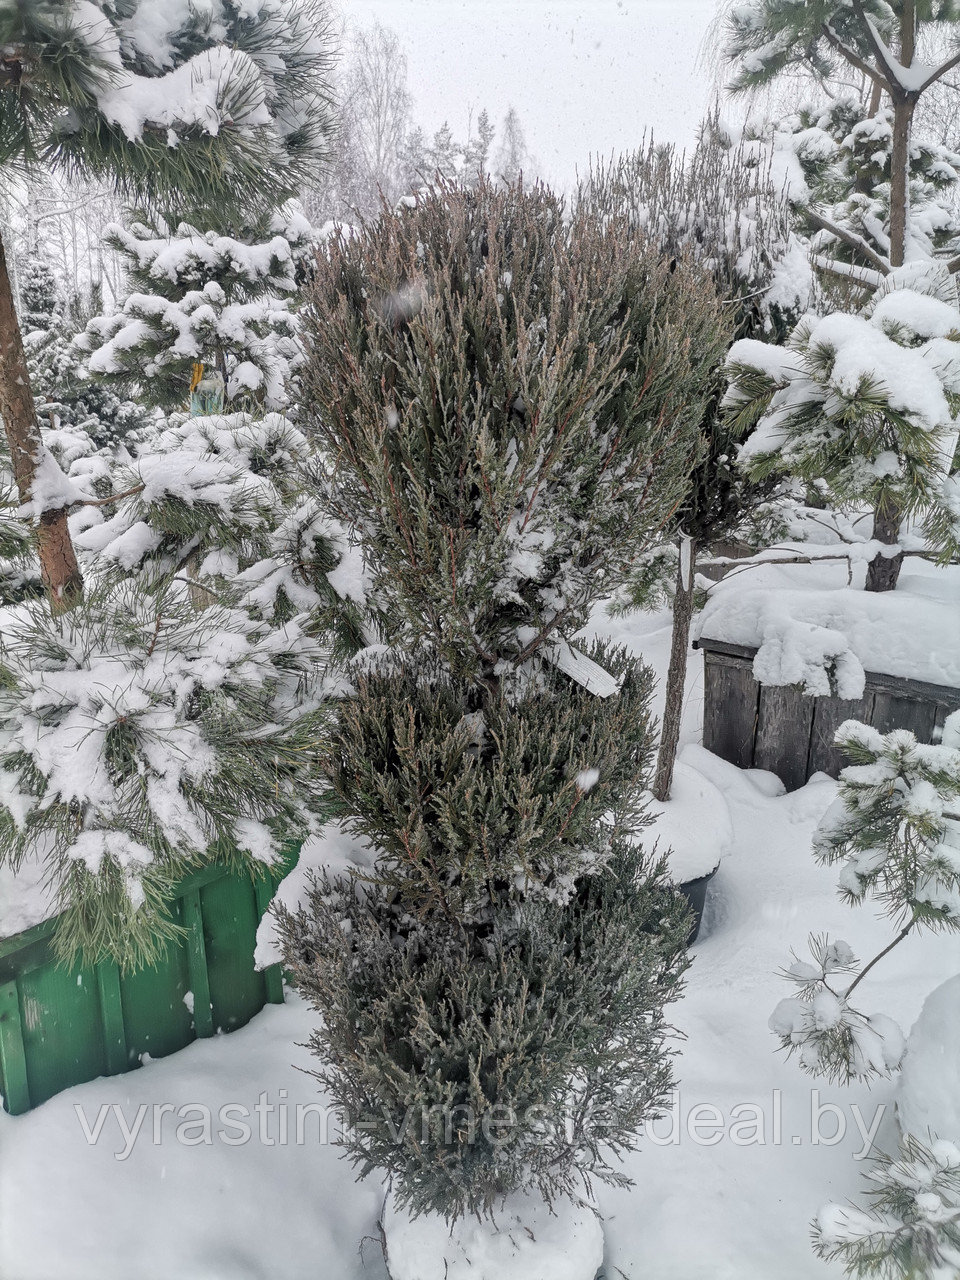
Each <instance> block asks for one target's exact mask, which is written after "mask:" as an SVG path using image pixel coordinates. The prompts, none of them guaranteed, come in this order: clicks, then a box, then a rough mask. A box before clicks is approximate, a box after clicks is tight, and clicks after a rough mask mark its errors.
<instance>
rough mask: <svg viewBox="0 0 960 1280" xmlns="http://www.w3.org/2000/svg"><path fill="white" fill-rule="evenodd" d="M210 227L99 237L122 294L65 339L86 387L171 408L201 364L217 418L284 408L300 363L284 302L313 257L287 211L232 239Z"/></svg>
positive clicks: (136, 225) (299, 219)
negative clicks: (91, 384)
mask: <svg viewBox="0 0 960 1280" xmlns="http://www.w3.org/2000/svg"><path fill="white" fill-rule="evenodd" d="M211 220H212V219H211V218H210V217H209V215H208V218H207V221H208V223H209V222H210V221H211ZM215 225H216V228H217V229H215V230H214V229H208V230H202V231H201V230H200V229H198V227H196V226H193V225H191V224H190V223H180V224H178V225H176V226H172V227H170V226H166V225H165V224H163V223H162V221H161V222H160V223H159V224H157V225H150V224H148V223H145V222H143V221H141V220H139V219H138V218H136V217H133V218H132V219H131V220H130V224H129V225H128V226H121V225H119V224H111V225H110V226H108V227H106V228H105V230H104V240H105V241H106V243H107V244H108V245H110V246H111V247H112V248H113V249H114V250H116V252H117V253H119V255H120V256H121V258H122V260H123V261H124V263H125V265H126V276H127V289H128V292H127V296H126V297H125V298H124V299H123V302H122V305H121V306H120V308H119V309H118V310H116V311H114V312H112V313H110V314H107V315H98V316H94V317H93V318H92V319H91V320H90V321H89V323H88V324H87V327H86V330H85V332H84V333H83V334H81V335H80V337H79V338H78V340H77V348H78V351H80V352H83V353H84V359H85V366H86V369H87V372H88V374H89V375H90V377H91V378H92V379H93V380H95V381H96V382H98V383H102V384H104V385H106V386H108V387H109V386H119V387H121V388H124V389H125V390H127V391H130V392H134V393H136V394H137V395H139V396H140V397H141V398H142V399H143V400H144V401H145V402H146V403H148V404H151V405H156V406H159V407H161V408H164V409H183V408H186V407H187V405H188V403H189V396H190V389H191V382H192V380H193V378H194V370H195V367H196V366H197V365H202V366H203V367H204V369H205V370H208V371H210V372H211V373H214V374H216V375H219V378H220V379H221V380H222V385H223V389H224V397H225V406H224V407H225V408H227V409H228V410H229V409H238V408H239V409H243V408H247V409H249V408H254V407H259V408H263V409H267V410H276V409H280V408H282V407H283V406H284V405H286V403H287V401H288V388H289V385H290V382H291V379H292V376H293V373H294V371H295V369H296V367H297V365H298V364H299V363H300V361H301V359H302V352H301V349H300V344H299V341H298V337H297V320H296V313H295V310H294V295H295V293H296V290H297V288H298V286H299V285H300V284H301V283H302V280H303V278H304V276H305V274H306V272H307V270H308V268H309V264H310V262H311V261H312V259H313V255H314V251H315V243H314V239H315V238H314V233H313V229H312V227H311V226H310V224H309V222H307V220H306V218H305V217H304V216H303V214H302V213H300V211H299V210H298V208H297V207H296V206H295V205H293V204H288V205H285V206H284V207H283V208H281V209H279V210H278V211H276V212H275V213H273V214H271V215H269V216H265V217H264V218H262V219H261V220H260V222H259V223H258V224H254V225H248V226H246V227H240V228H237V232H236V234H228V233H227V232H226V231H225V230H224V228H223V222H222V220H221V221H220V222H218V223H215Z"/></svg>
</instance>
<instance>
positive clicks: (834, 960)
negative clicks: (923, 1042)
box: [770, 720, 960, 1081]
mask: <svg viewBox="0 0 960 1280" xmlns="http://www.w3.org/2000/svg"><path fill="white" fill-rule="evenodd" d="M836 742H837V745H838V746H840V747H841V748H842V749H843V750H844V751H845V752H846V754H847V755H848V756H849V757H850V759H851V760H852V762H853V763H852V764H850V765H848V766H847V767H846V768H845V769H843V770H842V771H841V774H840V788H839V792H838V794H837V798H836V800H835V801H834V802H833V804H832V805H831V806H830V808H829V809H828V810H827V812H826V813H825V814H824V816H823V818H822V819H821V821H820V823H819V825H818V827H817V831H816V835H815V836H814V843H813V848H814V854H815V856H816V858H817V860H818V861H819V862H821V863H823V864H825V865H828V866H831V865H836V864H840V865H841V872H840V880H839V892H840V895H841V897H842V898H843V899H844V901H846V902H848V903H850V905H852V906H858V905H860V904H861V903H863V902H864V901H865V900H866V899H867V898H873V899H875V900H876V901H877V902H878V903H879V904H880V905H881V907H882V909H883V911H884V914H886V915H888V916H889V917H890V919H891V920H892V921H893V922H894V923H895V924H896V925H897V926H898V927H899V928H898V933H897V935H896V937H895V938H894V939H893V941H892V942H891V943H890V944H889V946H887V947H885V948H884V949H883V951H881V952H880V953H879V955H877V956H875V957H874V959H873V960H871V961H870V962H869V963H868V964H866V965H864V966H863V967H860V966H859V964H858V962H857V960H856V959H855V957H854V954H853V951H852V949H851V948H850V946H849V945H848V943H846V942H844V941H839V940H838V941H835V942H831V941H830V939H829V938H828V937H826V936H825V935H814V936H811V938H810V943H809V946H810V952H811V956H812V960H813V963H812V964H811V963H809V962H807V961H801V960H796V959H795V962H794V963H793V964H792V965H790V966H789V968H787V969H786V970H785V971H784V976H785V977H786V978H787V979H788V980H789V981H791V982H792V983H794V984H795V985H796V987H797V988H798V994H797V995H796V996H793V997H790V998H788V999H786V1000H782V1001H781V1002H780V1004H779V1005H778V1006H777V1008H776V1010H775V1011H774V1013H773V1015H772V1016H771V1019H770V1027H771V1030H772V1031H773V1032H774V1033H775V1034H776V1035H777V1036H778V1038H779V1039H780V1043H781V1045H782V1046H783V1048H784V1049H786V1050H787V1052H788V1053H791V1054H793V1053H796V1054H797V1055H798V1060H799V1063H800V1066H801V1067H802V1068H803V1069H804V1070H805V1071H808V1072H809V1073H810V1074H811V1075H825V1076H829V1077H831V1078H833V1079H838V1080H842V1081H850V1080H854V1079H868V1078H869V1077H871V1076H874V1075H878V1074H888V1073H889V1072H890V1071H892V1070H894V1069H895V1068H896V1067H898V1066H899V1064H900V1059H901V1057H902V1055H903V1046H904V1039H903V1032H902V1031H901V1030H900V1028H899V1027H898V1026H897V1025H896V1023H894V1022H893V1021H892V1019H890V1018H889V1017H887V1016H886V1015H885V1014H872V1015H869V1016H868V1015H867V1014H864V1013H862V1012H861V1011H860V1010H859V1009H857V1008H856V1007H855V1006H854V1005H853V1004H852V1003H851V996H852V995H853V992H854V991H855V990H856V988H857V987H858V986H859V985H860V983H861V982H862V981H863V979H864V978H865V977H866V976H867V974H868V973H870V972H871V971H872V970H873V968H874V966H875V965H876V964H877V963H878V961H880V960H881V959H882V958H883V957H884V956H885V955H887V953H888V952H889V951H891V950H892V949H893V947H894V946H897V945H898V944H899V943H901V942H902V941H903V940H904V938H906V937H907V936H908V935H909V934H911V933H913V932H914V931H915V930H916V931H918V932H919V931H922V930H924V929H926V930H931V931H937V930H942V929H949V930H952V931H954V932H956V931H960V848H958V844H957V837H956V830H957V827H956V822H957V819H960V751H958V750H955V749H954V748H952V747H948V746H928V745H925V744H924V743H919V742H917V740H916V738H915V737H914V735H913V734H912V733H910V732H909V731H908V730H906V729H894V730H893V731H892V732H891V733H888V734H881V733H879V732H878V731H877V730H876V729H872V728H870V726H868V725H865V724H860V723H859V722H857V721H855V720H848V721H847V722H846V723H845V724H843V725H841V726H840V728H839V729H838V731H837V735H836ZM845 974H848V975H854V976H853V979H852V981H849V982H846V983H843V975H845ZM838 983H841V984H843V985H842V986H840V985H838Z"/></svg>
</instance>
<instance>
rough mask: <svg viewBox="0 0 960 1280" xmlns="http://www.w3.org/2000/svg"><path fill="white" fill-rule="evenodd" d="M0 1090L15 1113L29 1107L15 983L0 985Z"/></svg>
mask: <svg viewBox="0 0 960 1280" xmlns="http://www.w3.org/2000/svg"><path fill="white" fill-rule="evenodd" d="M0 1093H2V1094H3V1103H4V1106H5V1107H6V1109H7V1110H8V1111H9V1112H10V1113H11V1114H12V1115H15V1116H18V1115H20V1114H21V1112H24V1111H29V1110H30V1089H29V1087H28V1085H27V1059H26V1053H25V1051H24V1048H23V1024H22V1022H21V1020H20V993H19V991H18V990H17V984H16V983H15V982H7V983H4V985H3V986H2V987H0Z"/></svg>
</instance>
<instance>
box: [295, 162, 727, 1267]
mask: <svg viewBox="0 0 960 1280" xmlns="http://www.w3.org/2000/svg"><path fill="white" fill-rule="evenodd" d="M306 323H307V332H308V339H309V348H310V352H311V355H310V360H309V363H308V368H307V372H306V374H305V379H306V384H307V397H306V402H307V405H308V406H310V407H311V410H312V411H311V414H310V418H309V421H308V422H307V423H306V424H305V430H307V431H308V433H309V432H312V433H314V434H315V436H316V438H317V440H318V441H319V443H320V445H321V447H322V448H323V449H324V451H325V452H326V454H327V456H329V457H331V458H335V459H336V468H335V471H334V474H333V477H332V480H331V493H330V503H331V506H332V510H333V512H334V513H335V514H336V515H337V516H338V517H339V518H340V519H342V520H343V521H344V523H345V525H346V526H347V527H349V528H352V529H355V530H357V531H362V536H363V552H364V558H365V561H366V565H367V570H368V573H369V575H370V580H371V588H370V593H371V595H370V598H371V599H376V600H377V601H378V603H379V606H380V608H381V616H380V620H379V623H378V628H379V635H380V637H381V639H382V642H383V643H382V644H379V645H376V646H373V647H372V648H368V649H366V650H364V651H363V652H362V653H361V654H360V655H359V657H358V660H357V661H355V662H354V664H353V666H352V669H351V672H350V679H351V681H352V683H353V686H354V689H355V692H354V695H353V696H352V697H351V698H349V699H347V700H346V702H345V703H344V704H343V706H342V709H341V712H340V715H339V718H338V723H337V726H336V729H335V732H334V733H333V736H332V740H331V741H330V743H329V745H328V747H327V749H326V751H325V753H324V765H325V769H326V771H327V773H328V775H329V777H330V779H331V783H332V786H333V788H334V790H335V792H336V793H337V795H338V797H339V798H340V800H341V803H342V806H343V811H344V814H345V818H344V822H345V824H346V826H347V828H348V829H349V830H350V831H351V832H353V833H354V834H355V835H357V836H360V837H362V838H363V840H364V841H366V842H367V845H368V847H369V848H370V850H371V856H372V857H373V859H374V861H375V865H374V866H373V867H372V869H370V868H368V869H367V870H366V871H365V872H364V874H363V876H362V877H361V878H359V879H357V878H354V877H350V876H342V877H337V876H335V875H328V876H326V877H324V878H321V879H320V880H319V881H318V882H317V883H316V884H315V885H314V888H313V891H312V892H311V893H310V895H309V900H308V902H306V903H305V904H303V905H302V907H301V909H300V910H299V911H297V912H294V913H292V914H290V913H285V912H282V911H281V913H280V916H281V924H282V931H283V934H284V936H285V945H286V954H287V962H288V964H289V966H290V967H291V969H292V970H293V972H294V974H295V976H296V980H297V982H298V983H299V985H300V987H301V989H302V990H303V991H304V993H305V995H306V996H307V997H308V998H309V999H310V1000H311V1001H312V1002H313V1004H314V1005H315V1007H316V1008H317V1009H318V1011H319V1012H320V1013H321V1014H322V1024H321V1026H320V1028H319V1029H318V1030H317V1031H316V1033H315V1035H314V1040H313V1043H314V1047H315V1050H316V1052H317V1053H318V1055H319V1057H320V1058H321V1060H322V1062H323V1063H324V1065H323V1066H322V1067H321V1068H320V1071H319V1073H318V1074H319V1075H320V1076H321V1078H322V1079H323V1080H324V1081H325V1083H326V1085H327V1087H328V1088H329V1090H330V1096H331V1097H332V1098H333V1099H334V1100H335V1101H336V1103H337V1104H339V1105H341V1106H342V1107H343V1108H344V1110H345V1111H346V1113H347V1114H348V1115H349V1116H350V1117H352V1118H353V1119H354V1120H356V1121H358V1122H360V1123H359V1124H358V1125H357V1126H356V1127H352V1128H350V1129H349V1130H348V1131H347V1133H346V1134H345V1137H344V1143H345V1145H346V1148H347V1151H348V1152H349V1154H350V1156H351V1157H352V1158H353V1159H354V1160H355V1161H356V1163H357V1164H358V1166H359V1167H360V1168H361V1170H362V1171H363V1172H370V1171H373V1170H382V1171H385V1172H387V1173H388V1174H390V1175H391V1177H392V1187H393V1193H392V1194H393V1197H394V1200H393V1203H394V1206H395V1208H396V1209H397V1211H398V1212H400V1213H401V1214H404V1213H407V1212H412V1213H414V1214H417V1213H422V1212H427V1211H433V1212H435V1213H438V1214H440V1215H442V1216H443V1217H446V1218H448V1219H457V1218H459V1217H460V1216H461V1215H463V1214H466V1213H469V1212H478V1213H484V1214H487V1215H489V1213H490V1211H491V1209H493V1208H494V1207H495V1206H497V1205H498V1204H500V1203H501V1202H502V1201H503V1200H504V1198H505V1197H507V1196H508V1195H510V1194H511V1193H513V1192H519V1191H529V1192H531V1193H532V1194H534V1195H540V1196H543V1197H545V1198H546V1199H547V1200H548V1201H549V1202H554V1201H556V1200H557V1199H558V1198H562V1197H563V1196H565V1195H567V1194H568V1193H571V1192H574V1190H575V1189H576V1188H577V1187H578V1186H580V1187H582V1186H583V1184H584V1183H586V1184H587V1185H588V1186H589V1182H590V1179H592V1178H593V1177H597V1178H601V1179H610V1180H613V1181H614V1182H619V1181H621V1179H622V1175H621V1174H619V1173H618V1172H617V1171H616V1170H615V1169H613V1168H611V1166H610V1154H611V1152H612V1153H616V1152H618V1151H623V1150H624V1149H627V1148H630V1147H632V1146H634V1144H635V1143H636V1141H637V1135H638V1128H639V1126H640V1124H641V1122H642V1120H643V1118H644V1117H645V1116H646V1115H648V1114H649V1113H650V1110H651V1108H652V1107H654V1106H656V1105H657V1100H658V1099H659V1098H661V1097H662V1096H663V1094H662V1091H663V1089H664V1088H665V1087H667V1084H668V1081H669V1078H670V1068H669V1054H668V1052H667V1050H666V1046H665V1034H666V1027H665V1024H664V1004H665V1002H666V1001H667V1000H669V999H670V998H672V996H673V995H675V994H676V992H677V990H678V983H679V979H680V975H681V973H682V970H683V968H684V959H683V943H684V931H685V929H686V928H687V921H686V917H685V913H684V910H683V908H682V906H678V901H677V898H676V897H675V896H674V894H673V892H672V891H671V890H670V888H669V887H668V886H667V885H666V884H665V882H664V879H663V868H662V864H660V863H658V862H657V861H656V860H654V859H652V858H651V857H650V856H649V855H648V854H646V853H644V852H643V850H642V848H641V847H640V846H639V843H638V841H639V839H640V838H641V828H642V826H643V823H644V819H643V813H642V808H643V802H642V791H643V787H644V786H645V784H646V780H647V769H648V765H649V761H650V751H651V745H652V742H651V724H650V719H649V714H648V698H649V693H650V685H651V676H650V673H649V671H648V670H647V669H646V668H644V667H643V666H642V664H640V663H639V662H638V661H636V660H634V659H632V658H631V657H629V656H628V655H627V654H626V653H625V652H624V651H623V650H620V649H616V648H612V647H610V646H608V645H604V644H598V645H595V646H592V647H591V648H590V651H589V652H588V653H584V652H580V651H578V650H577V649H576V648H574V647H573V646H572V645H571V638H572V637H573V636H574V634H575V633H576V632H577V630H578V629H579V628H580V627H581V626H582V625H583V623H584V622H585V620H586V618H587V615H588V611H589V609H590V607H591V605H593V604H594V603H595V602H596V601H597V599H598V598H600V597H601V596H603V595H606V594H607V593H608V592H610V591H612V590H614V589H615V588H616V587H617V586H618V585H619V584H620V583H621V582H622V581H623V580H624V578H625V577H626V575H627V573H628V572H629V569H630V567H631V566H632V564H633V563H634V561H635V559H636V557H637V556H638V555H639V554H640V553H641V552H642V551H643V549H644V548H645V546H647V545H649V544H650V542H651V541H652V540H654V539H655V538H656V537H658V536H659V531H660V529H661V528H662V527H663V525H664V523H665V522H666V521H667V520H668V519H669V518H670V513H671V512H672V510H673V508H674V507H675V505H676V504H677V502H678V501H679V500H680V499H681V497H682V494H683V492H684V488H685V485H686V481H687V471H688V468H689V466H690V465H691V462H692V460H693V458H694V457H695V456H696V452H697V439H698V431H699V423H700V420H701V417H702V413H703V406H704V401H705V400H706V398H707V397H708V396H709V394H710V371H711V369H713V368H714V367H715V363H716V361H717V359H718V358H719V354H720V351H721V350H722V346H723V333H724V329H723V325H722V323H721V321H720V318H719V309H718V304H717V302H716V299H715V297H714V295H713V293H712V290H711V287H710V285H709V282H708V281H707V280H705V279H704V278H703V277H701V276H700V275H698V274H696V273H695V272H694V271H693V270H692V269H690V268H688V267H687V266H686V265H684V264H676V269H675V270H673V269H671V264H670V263H669V262H667V261H665V260H663V259H661V258H660V257H659V256H658V255H657V254H656V253H655V252H654V251H652V250H651V249H649V248H648V247H646V246H644V245H643V244H642V243H641V242H640V241H639V240H638V238H637V237H636V236H635V235H634V234H633V233H632V232H631V230H630V229H629V227H628V226H627V225H626V222H625V220H623V219H611V220H609V221H608V222H607V223H605V224H602V223H601V222H600V221H599V220H598V219H596V218H593V217H591V216H589V215H588V214H585V213H583V212H581V211H576V212H574V214H573V216H572V217H571V216H569V215H567V213H566V212H565V210H564V208H563V205H562V203H561V202H560V201H559V200H558V199H556V198H555V197H553V196H552V195H551V194H550V193H549V192H547V191H546V190H544V189H542V188H539V187H535V188H530V189H520V188H519V187H517V188H509V189H505V190H498V189H496V188H495V187H494V186H493V185H491V184H490V183H489V182H487V181H482V182H481V183H480V184H479V185H478V186H477V188H476V190H475V191H472V192H468V191H465V190H463V189H462V188H453V187H450V186H442V187H440V188H436V189H431V190H429V191H427V192H423V193H421V195H420V196H419V197H418V198H417V200H416V201H415V202H414V203H413V204H412V205H411V207H408V208H403V209H401V210H399V211H398V212H396V213H395V214H389V213H384V215H383V216H382V217H381V218H380V219H379V221H378V222H377V223H375V224H372V225H370V226H368V227H366V228H364V229H362V230H361V232H360V233H359V234H358V235H356V236H354V237H352V238H346V237H342V238H340V239H338V240H336V241H333V242H331V244H330V246H329V253H328V255H326V256H324V257H323V258H322V259H321V261H320V263H319V265H318V268H317V277H316V282H315V285H314V294H313V299H312V303H311V305H310V307H309V309H308V319H307V322H306ZM504 1121H505V1122H504ZM491 1126H492V1127H491ZM398 1135H399V1138H398ZM387 1242H388V1249H389V1244H390V1236H389V1228H388V1237H387Z"/></svg>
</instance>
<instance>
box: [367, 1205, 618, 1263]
mask: <svg viewBox="0 0 960 1280" xmlns="http://www.w3.org/2000/svg"><path fill="white" fill-rule="evenodd" d="M383 1227H384V1235H385V1237H386V1244H387V1267H388V1270H389V1273H390V1276H391V1277H392V1280H594V1277H595V1276H596V1274H597V1272H598V1271H599V1269H600V1266H601V1264H602V1262H603V1228H602V1226H601V1224H600V1219H599V1218H598V1217H597V1215H596V1213H594V1211H593V1210H592V1209H591V1208H590V1206H589V1205H587V1204H584V1203H580V1202H575V1201H573V1200H567V1201H558V1202H557V1203H556V1204H555V1205H554V1210H553V1212H551V1211H550V1209H549V1208H548V1206H547V1205H546V1204H545V1202H544V1201H543V1200H542V1199H541V1198H540V1197H539V1196H537V1195H535V1194H516V1195H512V1196H510V1197H509V1198H508V1199H507V1201H506V1203H505V1204H504V1206H503V1208H502V1209H500V1210H498V1211H497V1213H496V1221H495V1222H489V1221H484V1222H478V1221H476V1220H475V1219H473V1218H463V1219H461V1220H460V1221H459V1222H458V1223H456V1224H455V1225H454V1226H453V1228H451V1227H450V1225H449V1224H448V1223H447V1222H446V1221H445V1220H444V1219H443V1218H442V1217H440V1215H439V1214H423V1215H421V1216H420V1217H419V1218H416V1219H411V1218H409V1217H408V1216H407V1214H406V1213H404V1212H403V1211H402V1210H398V1209H397V1208H396V1207H395V1205H394V1203H393V1200H392V1198H391V1197H388V1198H387V1203H386V1205H385V1206H384V1214H383Z"/></svg>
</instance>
